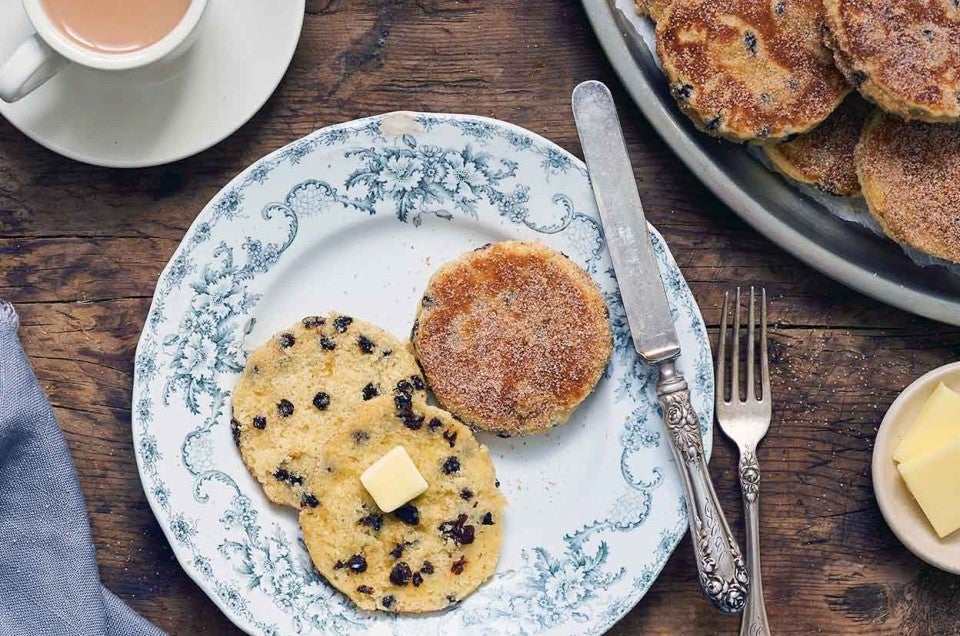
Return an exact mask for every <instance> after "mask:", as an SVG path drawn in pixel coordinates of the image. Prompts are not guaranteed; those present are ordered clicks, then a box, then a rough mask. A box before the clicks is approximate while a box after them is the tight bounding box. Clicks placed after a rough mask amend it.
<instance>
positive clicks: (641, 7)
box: [634, 0, 673, 22]
mask: <svg viewBox="0 0 960 636" xmlns="http://www.w3.org/2000/svg"><path fill="white" fill-rule="evenodd" d="M671 2H673V0H636V3H635V5H634V6H636V9H637V13H639V14H640V15H646V16H650V19H652V20H653V21H654V22H656V21H657V20H659V19H660V16H662V15H663V13H664V11H666V10H667V7H669V6H670V3H671Z"/></svg>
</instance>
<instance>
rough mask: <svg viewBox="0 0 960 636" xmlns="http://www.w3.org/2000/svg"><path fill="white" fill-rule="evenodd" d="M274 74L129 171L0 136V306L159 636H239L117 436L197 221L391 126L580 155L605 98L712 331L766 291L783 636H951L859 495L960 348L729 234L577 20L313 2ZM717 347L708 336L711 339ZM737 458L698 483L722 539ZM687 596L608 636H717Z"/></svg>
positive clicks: (734, 222) (922, 568)
mask: <svg viewBox="0 0 960 636" xmlns="http://www.w3.org/2000/svg"><path fill="white" fill-rule="evenodd" d="M307 5H308V8H307V16H306V20H305V24H304V30H303V37H302V39H301V42H300V46H299V48H298V50H297V53H296V55H295V57H294V61H293V65H292V66H291V68H290V71H289V72H288V74H287V76H286V78H285V79H284V81H283V82H282V83H281V85H280V87H279V89H278V90H277V92H276V94H275V95H274V96H273V98H272V99H271V100H270V101H269V102H268V103H267V104H266V105H265V106H264V107H263V109H262V110H261V111H260V112H259V113H258V114H257V115H256V116H255V117H254V118H253V119H252V120H251V121H250V122H249V123H248V124H247V125H245V126H244V127H243V128H241V129H240V131H238V132H237V133H236V134H235V135H233V136H232V137H231V138H229V139H228V140H226V141H224V142H223V143H221V144H219V145H218V146H216V147H214V148H213V149H211V150H208V151H207V152H204V153H202V154H200V155H199V156H196V157H193V158H191V159H187V160H184V161H181V162H178V163H176V164H173V165H170V166H164V167H158V168H152V169H146V170H135V171H120V170H105V169H101V168H94V167H90V166H84V165H81V164H77V163H74V162H71V161H69V160H67V159H64V158H62V157H59V156H57V155H55V154H53V153H51V152H49V151H47V150H45V149H43V148H41V147H40V146H37V145H36V144H34V143H33V142H31V141H29V140H28V139H27V138H26V137H24V136H23V135H21V134H20V133H18V132H17V131H16V130H14V129H13V128H12V127H11V126H10V125H9V124H7V123H6V122H0V296H3V297H6V298H9V299H10V300H12V301H13V302H14V303H15V304H16V306H17V309H18V310H19V311H20V313H21V316H22V325H23V326H22V329H21V335H22V338H23V341H24V344H25V346H26V349H27V352H28V354H29V355H30V358H31V360H32V362H33V364H34V367H35V369H36V372H37V375H38V376H39V378H40V380H41V382H42V384H43V387H44V389H45V390H46V391H47V394H48V395H49V396H50V399H51V402H52V403H53V405H54V408H55V410H56V414H57V417H58V418H59V420H60V423H61V425H62V426H63V428H64V430H65V432H66V435H67V438H68V441H69V443H70V447H71V450H72V452H73V455H74V458H75V460H76V463H77V468H78V471H79V474H80V479H81V482H82V485H83V489H84V492H85V493H86V496H87V503H88V507H89V510H90V516H91V521H92V525H93V531H94V537H95V541H96V547H97V554H98V559H99V563H100V568H101V573H102V576H103V579H104V581H105V582H106V584H107V585H108V586H109V587H110V588H111V589H113V590H114V591H115V592H116V593H117V594H119V595H120V596H121V597H123V598H124V599H126V600H127V601H128V602H130V604H131V605H133V606H134V607H135V608H136V609H137V610H139V611H140V612H142V613H143V614H144V615H145V616H146V617H148V618H149V619H150V620H152V621H154V622H155V623H157V624H158V625H160V626H161V627H163V628H164V629H166V630H168V631H169V632H171V633H173V634H194V633H216V634H234V633H239V632H238V631H237V630H236V628H234V627H232V626H231V625H230V623H229V622H228V621H227V620H226V619H225V618H224V617H223V616H222V615H221V614H220V613H219V612H218V611H217V610H216V608H215V607H214V606H213V604H212V603H211V602H210V601H209V600H208V599H207V597H206V596H205V595H204V594H203V593H202V592H201V591H200V590H199V589H198V588H197V587H196V586H195V585H194V584H193V583H192V582H191V581H190V580H189V579H188V577H187V576H186V575H185V574H184V573H183V571H182V570H181V569H180V567H179V565H178V564H177V562H176V560H175V559H174V557H173V555H172V553H171V550H170V547H169V545H168V544H167V542H166V540H165V539H164V537H163V534H162V532H161V531H160V529H159V527H158V526H157V524H156V522H155V520H154V519H153V516H152V514H151V512H150V510H149V508H148V506H147V504H146V501H145V499H144V496H143V492H142V489H141V486H140V481H139V478H138V476H137V471H136V465H135V462H134V457H133V450H132V446H131V436H130V393H131V386H132V381H133V377H132V368H133V355H134V350H135V348H136V343H137V339H138V337H139V333H140V330H141V328H142V326H143V321H144V318H145V316H146V312H147V309H148V307H149V302H150V297H151V295H152V293H153V287H154V285H155V284H156V279H157V276H158V275H159V273H160V270H161V268H162V267H163V266H164V264H165V263H166V261H167V259H168V258H169V257H170V255H171V254H172V253H173V251H174V249H175V248H176V246H177V244H178V242H179V240H180V239H181V237H182V236H183V233H184V232H185V230H186V228H187V227H188V226H189V224H190V222H191V221H192V220H193V218H194V217H195V215H196V214H197V212H198V211H199V210H200V209H201V208H202V206H203V205H204V204H205V203H206V202H207V201H208V200H209V199H210V198H211V197H212V196H213V195H214V194H215V193H216V192H217V191H218V190H219V189H220V187H222V186H223V184H225V183H226V182H227V181H229V180H230V178H232V177H233V176H234V175H235V174H236V173H237V172H239V171H240V170H242V169H243V168H244V167H246V166H247V165H248V164H250V163H251V162H253V161H254V160H256V159H257V158H259V157H260V156H262V155H264V154H266V153H268V152H270V151H272V150H275V149H276V148H279V147H281V146H282V145H284V144H286V143H288V142H290V141H293V140H294V139H296V138H298V137H300V136H302V135H305V134H307V133H309V132H311V131H313V130H315V129H316V128H318V127H322V126H325V125H328V124H333V123H336V122H341V121H345V120H349V119H352V118H355V117H360V116H365V115H369V114H373V113H379V112H385V111H391V110H398V109H406V110H426V111H437V112H469V113H475V114H480V115H487V116H491V117H497V118H500V119H504V120H507V121H510V122H513V123H516V124H519V125H521V126H524V127H526V128H529V129H530V130H533V131H535V132H538V133H540V134H542V135H544V136H546V137H548V138H550V139H552V140H554V141H556V142H557V143H559V144H560V145H561V146H563V147H565V148H567V149H569V150H570V151H571V152H574V153H575V154H580V148H579V144H578V142H577V135H576V131H575V130H574V128H573V123H572V119H571V115H570V110H569V95H570V91H571V89H572V88H573V86H574V85H576V83H578V82H579V81H581V80H584V79H588V78H596V79H600V80H603V81H605V82H607V83H609V84H610V85H611V86H612V87H613V88H614V92H615V96H616V98H617V100H618V103H619V105H620V108H621V114H622V116H623V119H624V128H625V134H626V137H627V141H628V144H629V146H630V150H631V154H632V157H633V159H634V165H635V168H636V170H637V174H638V181H639V183H640V187H641V193H642V195H643V197H644V202H645V207H646V209H647V211H648V214H649V216H650V217H651V220H652V221H653V222H654V223H655V224H656V225H657V226H658V228H659V229H660V230H661V232H662V233H663V234H664V236H665V237H666V239H667V241H668V242H669V243H670V245H671V247H672V249H673V253H674V255H675V256H676V258H677V261H678V262H679V264H680V267H681V269H682V270H683V272H684V274H685V275H686V277H687V279H688V281H689V282H690V286H691V288H692V289H693V292H694V295H695V296H696V297H697V300H698V301H699V303H700V306H701V308H702V310H703V314H704V317H705V319H706V321H707V323H708V325H710V326H711V328H712V330H713V331H714V332H715V328H716V325H717V322H718V320H719V309H720V302H721V299H722V294H723V291H725V290H728V289H731V288H732V287H733V286H735V285H736V284H743V285H751V284H752V285H763V286H765V287H766V288H767V290H768V293H769V294H770V297H771V310H772V321H773V323H774V324H773V329H772V336H773V338H774V340H775V345H774V354H775V362H774V365H773V369H774V395H775V398H776V408H775V421H774V423H773V426H772V428H771V431H770V434H769V436H768V437H767V440H766V442H765V443H764V445H763V446H762V447H761V451H760V461H761V466H762V469H763V470H764V481H763V491H762V492H763V499H762V513H761V514H762V520H763V521H762V523H763V532H764V534H763V554H764V559H765V560H764V566H765V569H764V578H765V587H766V592H767V599H768V605H769V615H770V621H771V624H772V627H773V629H774V631H775V632H776V633H779V634H812V633H830V634H839V633H843V634H955V633H960V609H958V608H960V578H958V577H951V576H948V575H946V574H943V573H941V572H939V571H937V570H935V569H933V568H931V567H929V566H926V565H924V564H923V563H922V562H920V561H919V560H917V559H916V558H914V557H913V556H911V555H910V554H909V553H908V552H907V551H906V550H905V549H904V548H903V547H902V546H901V545H900V544H899V543H898V542H897V540H896V538H895V537H894V536H893V535H892V534H891V532H890V531H889V529H888V528H887V527H886V525H885V524H884V522H883V519H882V518H881V516H880V513H879V510H878V508H877V504H876V502H875V500H874V496H873V492H872V489H871V485H870V475H869V465H870V453H871V448H872V440H873V436H874V434H875V432H876V430H877V426H878V425H879V423H880V420H881V419H882V417H883V414H884V412H885V410H886V408H887V407H888V406H889V404H890V403H891V402H892V401H893V399H894V398H895V396H896V395H897V393H898V392H899V391H900V390H901V389H902V388H903V387H904V386H905V385H906V384H908V383H909V382H910V381H911V380H912V379H914V378H916V377H917V376H918V375H920V374H922V373H924V372H925V371H928V370H930V369H932V368H934V367H936V366H939V365H941V364H944V363H947V362H950V361H953V360H956V359H957V358H958V357H960V330H958V329H956V328H953V327H947V326H944V325H939V324H935V323H932V322H929V321H926V320H923V319H920V318H916V317H913V316H910V315H908V314H905V313H903V312H900V311H897V310H894V309H891V308H888V307H886V306H884V305H882V304H880V303H878V302H876V301H873V300H870V299H867V298H865V297H863V296H861V295H859V294H858V293H856V292H853V291H851V290H849V289H847V288H845V287H843V286H842V285H840V284H838V283H835V282H833V281H831V280H828V279H826V278H824V277H823V276H821V275H819V274H818V273H816V272H814V271H812V270H811V269H809V268H807V267H806V266H804V265H802V264H801V263H799V262H798V261H796V260H795V259H793V258H792V257H790V256H788V255H786V254H784V253H783V252H781V251H780V250H779V249H777V248H776V247H774V246H773V245H771V244H770V243H769V242H768V241H766V240H765V239H764V238H762V237H760V236H759V235H757V234H756V233H755V232H754V231H753V230H751V229H750V228H749V227H747V226H746V225H744V224H743V223H742V222H741V221H739V220H738V219H737V218H736V217H735V216H734V215H733V214H732V212H730V211H729V210H728V209H727V208H725V207H724V206H723V205H721V204H720V203H719V202H718V201H717V199H715V198H714V197H713V196H712V195H711V194H709V193H708V192H707V191H706V190H705V188H704V187H703V186H702V185H700V184H699V183H698V182H697V181H696V179H695V178H694V177H693V176H692V175H691V174H690V173H689V172H688V171H687V170H686V169H685V168H684V167H683V166H682V165H681V164H680V162H679V161H678V160H677V159H676V158H675V157H674V156H673V155H672V154H671V153H670V151H669V149H667V148H666V146H665V145H664V144H663V143H662V142H661V141H660V140H659V138H658V137H657V136H656V134H655V133H654V132H653V131H652V129H651V128H650V126H649V125H648V124H647V123H646V122H645V121H644V120H643V118H642V116H641V115H640V114H639V112H638V110H637V109H636V108H635V107H634V106H633V104H632V103H631V102H630V101H629V99H628V98H627V96H626V95H625V93H624V91H623V90H622V88H621V87H620V85H619V84H618V82H617V80H616V78H615V76H614V75H613V73H612V71H611V69H610V67H609V65H608V64H607V62H606V60H605V59H604V58H603V55H602V52H601V51H600V48H599V46H598V44H597V42H596V41H595V39H594V36H593V35H592V33H591V31H590V29H589V27H588V25H587V24H586V18H585V16H584V14H583V11H582V9H581V8H580V6H579V4H578V3H577V2H576V0H543V1H541V2H521V1H519V0H487V1H485V2H475V1H466V0H465V1H455V0H420V1H418V2H413V1H409V2H397V1H389V0H383V1H380V0H376V1H374V0H363V1H361V0H353V1H351V2H347V1H345V0H310V1H308V3H307ZM714 335H715V334H714ZM735 464H736V461H735V457H734V449H733V448H732V447H731V446H730V444H729V443H727V442H726V440H724V439H722V437H721V436H720V435H719V434H718V436H717V443H716V446H715V453H714V459H713V461H712V470H713V473H714V477H715V478H716V480H717V484H718V487H719V490H720V495H721V498H722V500H723V502H724V503H725V506H726V509H727V512H728V514H729V515H730V516H731V518H732V519H733V520H734V521H735V525H736V530H737V531H738V532H740V533H742V526H741V525H740V518H741V515H740V511H739V495H738V492H737V487H736V473H735ZM738 629H739V624H738V620H737V619H736V618H729V617H722V616H719V615H718V614H717V613H716V612H715V611H714V610H712V609H711V608H710V607H709V606H708V605H707V603H706V602H705V601H704V600H703V599H702V598H701V597H700V594H699V592H698V589H697V584H696V581H695V575H694V567H693V562H692V558H691V554H690V546H689V543H688V542H687V541H684V543H683V544H681V546H680V548H679V549H678V550H677V552H676V553H675V554H674V556H673V557H672V558H671V559H670V561H669V563H668V565H667V567H666V569H665V570H664V572H663V574H662V575H661V576H660V578H659V579H658V580H657V582H656V583H655V584H654V586H653V588H652V589H651V590H650V592H649V594H648V595H647V596H646V598H645V599H644V600H643V601H642V602H641V603H640V605H639V606H638V607H637V608H636V609H635V610H633V611H632V612H631V613H630V614H629V615H628V616H627V617H626V618H624V619H623V621H621V622H620V623H619V624H618V625H617V626H616V627H615V628H614V630H613V633H614V634H617V635H618V636H623V635H628V634H640V633H644V634H727V633H729V634H733V633H737V631H738Z"/></svg>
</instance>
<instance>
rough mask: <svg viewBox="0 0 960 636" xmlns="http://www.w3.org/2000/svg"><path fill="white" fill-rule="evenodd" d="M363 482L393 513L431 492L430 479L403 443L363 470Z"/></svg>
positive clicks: (383, 508) (380, 504)
mask: <svg viewBox="0 0 960 636" xmlns="http://www.w3.org/2000/svg"><path fill="white" fill-rule="evenodd" d="M360 483H362V484H363V487H364V488H366V489H367V492H368V493H370V496H371V497H373V500H374V501H375V502H377V506H378V507H379V508H380V510H382V511H383V512H393V511H394V510H396V509H397V508H399V507H400V506H402V505H403V504H405V503H407V502H408V501H410V500H411V499H413V498H414V497H418V496H420V495H422V494H423V493H425V492H426V491H427V480H426V479H424V478H423V475H421V474H420V471H419V470H417V466H416V464H414V463H413V460H412V459H410V455H408V454H407V449H405V448H404V447H403V446H397V447H396V448H394V449H393V450H391V451H390V452H388V453H387V454H386V455H384V456H383V457H381V458H380V459H378V460H377V461H376V462H374V463H373V464H372V465H371V466H370V467H369V468H367V469H366V470H365V471H363V474H362V475H360Z"/></svg>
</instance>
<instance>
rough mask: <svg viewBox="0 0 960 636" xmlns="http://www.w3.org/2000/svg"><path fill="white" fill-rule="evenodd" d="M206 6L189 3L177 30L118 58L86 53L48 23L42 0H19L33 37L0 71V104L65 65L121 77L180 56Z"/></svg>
mask: <svg viewBox="0 0 960 636" xmlns="http://www.w3.org/2000/svg"><path fill="white" fill-rule="evenodd" d="M78 1H81V2H82V0H78ZM207 1H208V0H193V1H192V2H191V3H190V6H189V7H188V8H187V12H186V13H185V14H184V16H183V19H182V20H180V22H179V23H178V24H177V26H175V27H174V28H173V30H171V31H170V32H169V33H167V34H166V35H165V36H164V37H163V38H161V39H160V40H158V41H157V42H155V43H153V44H151V45H150V46H147V47H145V48H142V49H139V50H136V51H130V52H124V53H104V52H99V51H94V50H92V49H88V48H86V47H84V46H82V45H80V44H78V43H77V42H74V41H73V40H71V39H70V38H69V37H67V36H66V35H65V34H64V33H63V32H62V31H61V30H60V29H58V28H57V27H56V25H54V24H53V22H52V21H51V20H50V17H49V16H48V15H47V12H46V11H45V10H44V7H43V3H42V0H23V7H24V9H25V10H26V12H27V17H29V19H30V22H31V24H32V25H33V28H34V29H35V30H36V33H35V34H34V35H32V36H30V37H29V38H28V39H27V40H26V41H25V42H24V43H23V44H21V45H20V46H19V47H18V48H17V50H15V51H14V52H13V55H11V56H10V58H9V59H8V60H7V61H6V62H5V63H4V64H3V66H2V67H0V99H2V100H3V101H5V102H8V103H13V102H15V101H17V100H19V99H21V98H23V97H24V96H26V95H29V94H30V93H31V92H32V91H34V90H35V89H37V88H38V87H39V86H40V85H41V84H43V83H44V82H46V81H47V80H48V79H50V78H51V77H53V76H54V75H56V74H57V73H58V72H59V71H61V70H62V69H64V68H65V67H67V66H68V65H70V64H80V65H81V66H87V67H89V68H95V69H100V70H104V71H123V70H128V69H134V68H141V67H144V66H148V65H150V64H153V63H155V62H159V61H160V60H167V59H171V58H174V57H176V56H178V55H180V54H181V53H183V52H184V51H186V50H187V49H188V48H189V47H190V45H191V44H193V41H194V40H195V39H196V35H197V32H198V31H197V27H198V26H199V24H200V19H201V18H202V17H203V13H204V11H205V10H206V8H207Z"/></svg>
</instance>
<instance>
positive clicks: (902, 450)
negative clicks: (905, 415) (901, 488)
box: [893, 382, 960, 462]
mask: <svg viewBox="0 0 960 636" xmlns="http://www.w3.org/2000/svg"><path fill="white" fill-rule="evenodd" d="M956 438H960V395H958V394H957V393H955V392H954V391H952V390H951V389H950V388H948V387H947V386H946V385H945V384H944V383H943V382H941V383H940V384H939V385H937V388H935V389H934V390H933V393H931V394H930V397H929V398H927V401H926V403H925V404H924V405H923V409H921V411H920V414H919V415H918V416H917V419H916V420H914V421H913V424H912V425H911V426H910V428H909V429H908V430H907V433H906V434H905V435H904V436H903V439H901V440H900V443H899V444H898V445H897V449H896V451H894V453H893V459H894V460H896V461H898V462H908V461H911V460H914V459H917V458H919V457H922V456H924V455H926V454H927V453H930V452H933V451H935V450H936V449H938V448H940V447H941V446H943V445H944V444H945V443H947V442H949V441H950V440H952V439H956Z"/></svg>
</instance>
